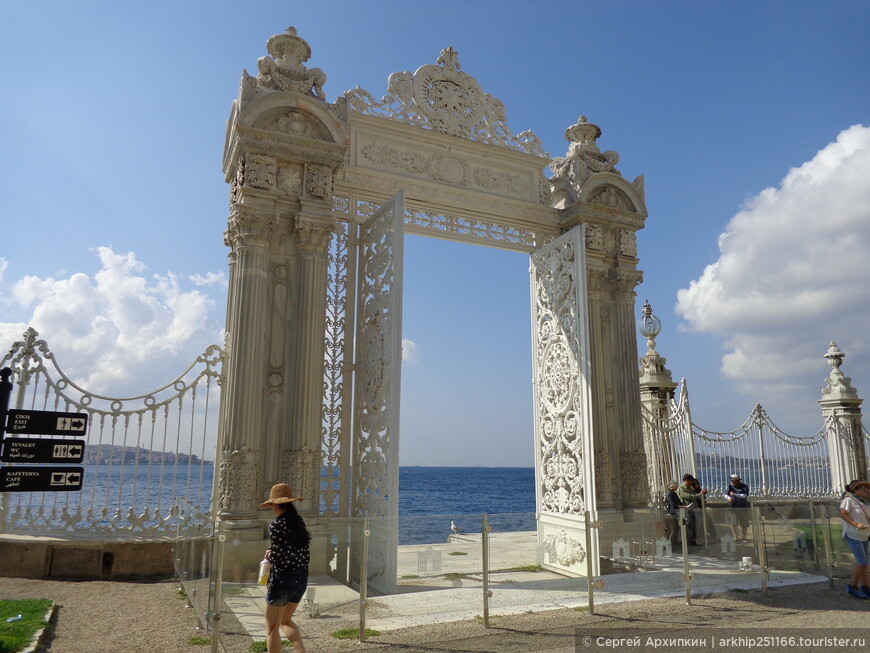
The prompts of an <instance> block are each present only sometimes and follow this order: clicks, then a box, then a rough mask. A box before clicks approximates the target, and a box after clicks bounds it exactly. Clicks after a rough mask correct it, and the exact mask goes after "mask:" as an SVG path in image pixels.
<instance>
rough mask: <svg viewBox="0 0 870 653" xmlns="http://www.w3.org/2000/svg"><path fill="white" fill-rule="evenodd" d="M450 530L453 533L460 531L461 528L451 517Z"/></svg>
mask: <svg viewBox="0 0 870 653" xmlns="http://www.w3.org/2000/svg"><path fill="white" fill-rule="evenodd" d="M450 530H451V531H453V532H454V533H461V532H462V529H461V528H459V526H457V525H456V522H454V521H453V520H452V519H451V520H450Z"/></svg>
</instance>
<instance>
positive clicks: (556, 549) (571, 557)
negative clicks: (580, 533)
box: [543, 530, 586, 567]
mask: <svg viewBox="0 0 870 653" xmlns="http://www.w3.org/2000/svg"><path fill="white" fill-rule="evenodd" d="M543 549H544V552H545V553H546V554H547V555H549V556H550V561H551V562H552V561H555V562H557V563H559V564H560V565H562V566H563V567H571V566H573V565H576V564H579V563H581V562H583V561H584V560H585V559H586V551H585V550H584V549H583V545H582V544H580V542H578V541H577V540H575V539H574V538H572V537H571V536H570V535H568V533H567V532H565V531H564V530H560V531H559V532H558V533H555V534H553V533H551V534H549V535H547V536H546V537H545V538H544V546H543Z"/></svg>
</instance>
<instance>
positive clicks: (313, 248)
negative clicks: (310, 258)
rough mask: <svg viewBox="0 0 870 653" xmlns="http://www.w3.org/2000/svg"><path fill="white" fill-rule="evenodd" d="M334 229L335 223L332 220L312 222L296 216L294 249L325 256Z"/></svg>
mask: <svg viewBox="0 0 870 653" xmlns="http://www.w3.org/2000/svg"><path fill="white" fill-rule="evenodd" d="M334 229H335V222H333V221H332V220H330V221H323V220H313V219H311V218H304V217H302V216H297V217H296V247H297V248H299V249H301V250H305V251H309V252H314V253H316V254H325V253H326V250H327V248H328V247H329V239H330V237H331V236H332V232H333V230H334Z"/></svg>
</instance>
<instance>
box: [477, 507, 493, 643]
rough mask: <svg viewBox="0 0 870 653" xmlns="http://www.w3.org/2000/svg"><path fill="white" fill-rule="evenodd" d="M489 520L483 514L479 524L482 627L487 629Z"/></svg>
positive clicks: (490, 593) (489, 594) (490, 594)
mask: <svg viewBox="0 0 870 653" xmlns="http://www.w3.org/2000/svg"><path fill="white" fill-rule="evenodd" d="M490 530H491V529H490V525H489V518H488V517H487V515H486V513H483V516H482V517H481V524H480V545H481V553H482V555H483V627H484V628H489V597H491V596H492V592H490V591H489V531H490Z"/></svg>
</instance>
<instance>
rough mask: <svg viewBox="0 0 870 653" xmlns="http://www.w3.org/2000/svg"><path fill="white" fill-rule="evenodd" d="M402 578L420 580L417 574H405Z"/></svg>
mask: <svg viewBox="0 0 870 653" xmlns="http://www.w3.org/2000/svg"><path fill="white" fill-rule="evenodd" d="M402 578H420V577H419V576H418V575H417V574H405V575H404V576H402Z"/></svg>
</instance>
